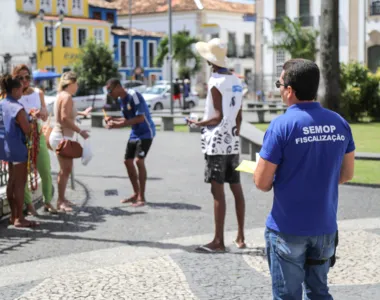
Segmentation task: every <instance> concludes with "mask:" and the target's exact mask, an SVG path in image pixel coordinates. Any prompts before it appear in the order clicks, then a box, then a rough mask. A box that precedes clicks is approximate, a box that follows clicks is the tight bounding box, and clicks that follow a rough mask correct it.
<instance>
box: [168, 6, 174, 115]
mask: <svg viewBox="0 0 380 300" xmlns="http://www.w3.org/2000/svg"><path fill="white" fill-rule="evenodd" d="M168 5H169V8H168V13H169V80H170V113H171V114H173V33H172V0H168Z"/></svg>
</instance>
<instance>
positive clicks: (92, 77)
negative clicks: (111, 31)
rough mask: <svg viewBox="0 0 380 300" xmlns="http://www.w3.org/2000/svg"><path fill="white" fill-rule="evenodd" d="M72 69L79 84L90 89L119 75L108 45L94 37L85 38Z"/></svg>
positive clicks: (92, 89)
mask: <svg viewBox="0 0 380 300" xmlns="http://www.w3.org/2000/svg"><path fill="white" fill-rule="evenodd" d="M74 71H75V72H76V73H77V74H78V78H79V79H78V81H79V84H81V85H82V86H84V87H85V88H86V89H88V90H91V91H95V90H96V89H97V88H99V87H101V86H104V85H105V84H106V82H107V80H108V79H110V78H113V77H117V78H119V77H120V74H119V72H118V68H117V65H116V64H115V62H114V59H113V54H112V52H111V50H110V49H109V47H108V46H107V45H106V44H104V43H98V42H96V41H95V40H94V39H89V40H87V42H86V44H85V45H84V46H83V47H81V49H80V53H79V57H78V59H77V61H76V62H75V64H74Z"/></svg>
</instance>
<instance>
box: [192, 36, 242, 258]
mask: <svg viewBox="0 0 380 300" xmlns="http://www.w3.org/2000/svg"><path fill="white" fill-rule="evenodd" d="M196 49H197V51H198V52H199V54H200V55H201V56H202V57H203V58H204V59H206V60H207V63H208V64H209V65H210V66H211V68H212V74H211V77H210V79H209V82H208V93H207V99H206V107H205V113H204V118H203V121H200V122H198V121H196V120H192V119H189V120H188V122H189V123H190V124H195V125H197V126H201V127H202V138H201V145H202V152H203V153H204V154H205V160H206V168H205V182H207V183H211V193H212V195H213V197H214V213H215V237H214V239H213V241H212V242H210V243H209V244H206V245H203V246H200V247H198V248H197V249H196V250H197V251H199V252H204V253H215V252H224V251H225V244H224V218H225V214H226V201H225V194H224V183H225V182H227V183H229V184H230V188H231V191H232V193H233V195H234V198H235V207H236V215H237V219H238V234H237V238H236V240H234V243H235V245H236V246H237V247H238V248H244V247H245V243H244V214H245V202H244V195H243V190H242V187H241V184H240V174H239V172H237V171H236V170H235V169H236V167H237V166H238V164H239V152H240V145H239V130H240V125H241V120H242V112H241V106H242V98H243V96H242V95H243V94H242V91H243V87H242V84H241V81H240V79H239V78H237V77H236V76H235V75H233V74H232V73H231V72H230V71H229V70H228V69H227V57H226V53H227V48H226V46H225V45H223V44H222V43H221V41H220V39H212V40H211V41H209V42H208V43H205V42H199V43H197V44H196Z"/></svg>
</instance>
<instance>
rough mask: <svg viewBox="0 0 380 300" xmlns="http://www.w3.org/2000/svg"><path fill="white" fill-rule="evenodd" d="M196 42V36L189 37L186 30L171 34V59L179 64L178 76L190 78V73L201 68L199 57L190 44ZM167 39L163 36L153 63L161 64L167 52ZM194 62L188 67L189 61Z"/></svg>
mask: <svg viewBox="0 0 380 300" xmlns="http://www.w3.org/2000/svg"><path fill="white" fill-rule="evenodd" d="M196 42H198V39H197V38H194V37H191V36H190V35H189V33H188V32H187V31H179V32H178V33H176V34H173V60H174V61H176V62H177V63H178V64H179V70H178V75H179V77H180V78H190V75H193V74H195V73H197V72H198V71H199V70H200V69H201V60H200V57H199V56H198V55H197V54H195V53H194V51H193V50H192V45H193V44H195V43H196ZM168 44H169V39H168V37H164V38H163V39H162V40H161V42H160V44H159V46H158V53H157V56H156V57H155V65H156V66H161V65H162V64H163V62H164V60H165V58H166V56H167V55H168V53H169V49H168ZM191 61H192V62H194V67H189V66H188V63H189V62H191Z"/></svg>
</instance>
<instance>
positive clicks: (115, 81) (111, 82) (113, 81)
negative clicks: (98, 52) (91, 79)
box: [107, 78, 121, 86]
mask: <svg viewBox="0 0 380 300" xmlns="http://www.w3.org/2000/svg"><path fill="white" fill-rule="evenodd" d="M107 85H112V86H117V85H121V82H120V80H119V79H118V78H111V79H109V80H108V81H107Z"/></svg>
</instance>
